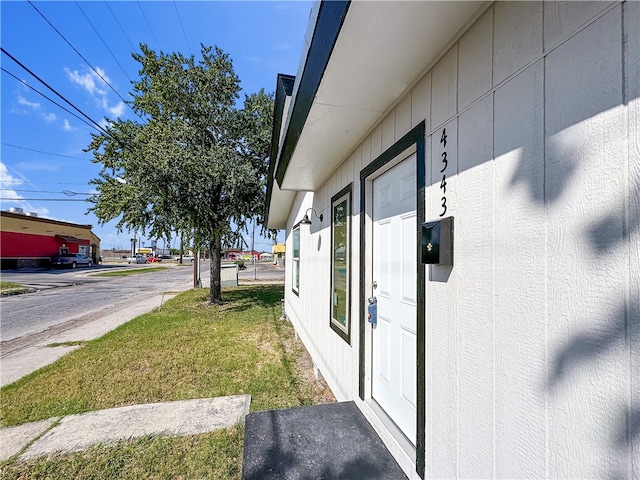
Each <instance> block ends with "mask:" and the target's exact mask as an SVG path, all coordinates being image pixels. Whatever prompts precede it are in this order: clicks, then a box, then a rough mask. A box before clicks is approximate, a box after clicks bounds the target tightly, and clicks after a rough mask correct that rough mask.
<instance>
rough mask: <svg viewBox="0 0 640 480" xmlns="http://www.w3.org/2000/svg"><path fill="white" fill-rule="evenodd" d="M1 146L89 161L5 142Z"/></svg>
mask: <svg viewBox="0 0 640 480" xmlns="http://www.w3.org/2000/svg"><path fill="white" fill-rule="evenodd" d="M50 101H53V100H50ZM61 108H64V107H61ZM69 113H71V114H72V115H73V113H72V112H69ZM80 120H82V119H80ZM83 121H84V120H83ZM89 126H90V127H93V125H89ZM2 145H5V146H7V147H13V148H20V149H22V150H29V151H30V152H36V153H44V154H45V155H53V156H55V157H63V158H73V159H75V160H90V159H89V158H82V157H73V156H71V155H63V154H61V153H52V152H43V151H42V150H36V149H34V148H28V147H21V146H19V145H12V144H11V143H6V142H2Z"/></svg>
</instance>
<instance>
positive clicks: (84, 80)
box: [64, 68, 109, 98]
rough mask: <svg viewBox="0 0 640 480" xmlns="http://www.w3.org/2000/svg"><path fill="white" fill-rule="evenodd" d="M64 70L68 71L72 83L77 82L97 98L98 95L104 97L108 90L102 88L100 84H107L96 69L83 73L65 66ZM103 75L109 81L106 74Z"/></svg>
mask: <svg viewBox="0 0 640 480" xmlns="http://www.w3.org/2000/svg"><path fill="white" fill-rule="evenodd" d="M97 70H98V71H99V72H101V70H100V69H97ZM64 71H65V72H66V73H67V76H68V77H69V80H71V82H72V83H75V84H76V85H80V86H81V87H82V88H84V89H85V90H86V91H87V92H89V93H90V94H91V96H93V97H96V98H97V97H98V96H100V97H102V96H104V95H106V94H107V92H106V91H105V90H103V88H100V86H102V87H104V85H105V83H104V81H103V80H102V78H100V77H99V76H98V75H97V74H96V73H95V72H94V71H91V72H87V73H85V74H81V73H79V72H78V71H77V70H73V71H71V70H69V69H68V68H65V69H64ZM101 75H102V73H101ZM102 76H103V78H104V79H105V80H107V81H108V80H109V79H108V78H107V77H106V76H104V75H102ZM98 85H100V86H98Z"/></svg>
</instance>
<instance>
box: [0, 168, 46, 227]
mask: <svg viewBox="0 0 640 480" xmlns="http://www.w3.org/2000/svg"><path fill="white" fill-rule="evenodd" d="M18 175H19V176H21V177H22V178H18V177H17V176H14V175H12V174H11V173H9V169H8V168H7V166H6V165H5V164H4V163H2V162H0V189H1V190H0V196H1V197H2V198H3V200H2V201H0V204H2V203H5V202H6V203H9V204H11V206H12V207H19V208H22V209H23V210H24V211H25V212H35V213H37V214H38V215H39V216H41V217H46V216H47V215H48V214H49V209H48V208H45V207H34V206H33V205H31V204H30V203H29V202H27V201H26V200H24V197H23V196H22V195H20V194H19V193H18V192H16V188H17V187H20V186H21V185H23V184H24V183H27V184H31V182H29V180H27V179H26V178H24V177H23V176H22V175H21V174H20V173H19V172H18ZM31 185H32V184H31ZM5 199H6V200H5ZM0 209H2V210H4V209H5V207H4V206H0Z"/></svg>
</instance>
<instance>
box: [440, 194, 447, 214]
mask: <svg viewBox="0 0 640 480" xmlns="http://www.w3.org/2000/svg"><path fill="white" fill-rule="evenodd" d="M441 200H442V213H441V214H440V216H441V217H444V214H445V213H447V197H442V199H441Z"/></svg>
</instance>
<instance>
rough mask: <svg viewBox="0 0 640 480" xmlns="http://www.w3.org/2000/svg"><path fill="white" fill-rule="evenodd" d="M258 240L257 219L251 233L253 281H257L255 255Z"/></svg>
mask: <svg viewBox="0 0 640 480" xmlns="http://www.w3.org/2000/svg"><path fill="white" fill-rule="evenodd" d="M255 238H256V219H255V218H254V219H253V230H252V232H251V261H252V262H253V280H254V281H255V279H256V268H257V265H256V257H255V256H254V255H253V252H254V246H255Z"/></svg>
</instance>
